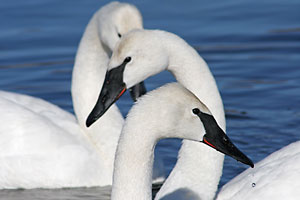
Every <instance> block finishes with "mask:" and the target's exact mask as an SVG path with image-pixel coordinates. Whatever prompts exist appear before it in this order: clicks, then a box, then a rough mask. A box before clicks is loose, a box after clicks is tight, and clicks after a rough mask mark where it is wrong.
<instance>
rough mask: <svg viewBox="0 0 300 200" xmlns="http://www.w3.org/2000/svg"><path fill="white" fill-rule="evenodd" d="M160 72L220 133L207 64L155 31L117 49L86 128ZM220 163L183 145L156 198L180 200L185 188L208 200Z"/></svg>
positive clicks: (220, 116)
mask: <svg viewBox="0 0 300 200" xmlns="http://www.w3.org/2000/svg"><path fill="white" fill-rule="evenodd" d="M163 70H168V71H170V72H171V73H172V74H173V75H174V76H175V78H176V79H177V81H178V82H179V83H181V84H182V85H183V86H184V87H185V88H187V89H188V90H190V91H191V92H192V93H193V94H194V95H195V96H197V97H198V98H199V99H201V101H202V102H203V103H204V104H205V105H206V106H207V107H208V109H209V110H210V111H211V113H212V115H213V116H214V118H215V119H216V121H217V123H218V124H219V126H220V127H221V128H222V130H223V131H224V132H225V128H226V125H225V115H224V108H223V103H222V99H221V97H220V94H219V91H218V88H217V85H216V82H215V80H214V77H213V76H212V74H211V72H210V70H209V68H208V66H207V64H206V63H205V61H204V60H203V59H202V58H201V57H200V56H199V54H198V53H197V52H196V51H195V50H194V49H193V48H192V47H191V46H190V45H188V44H187V43H186V42H185V41H184V40H183V39H181V38H180V37H178V36H176V35H175V34H172V33H169V32H165V31H161V30H133V31H131V32H129V33H128V34H126V35H124V37H122V39H121V40H120V41H119V42H118V43H117V45H116V47H115V49H114V51H113V55H112V57H111V59H110V62H109V71H108V73H107V75H106V80H105V81H104V85H103V88H102V91H101V93H100V95H99V98H98V101H97V104H96V105H95V107H94V109H93V110H92V113H91V114H90V115H89V117H88V119H87V121H86V125H87V126H90V125H91V124H92V123H93V122H95V121H96V120H97V119H98V118H99V117H101V116H102V115H103V113H105V111H106V110H107V109H108V108H109V106H110V105H111V103H112V102H115V101H116V99H118V98H119V96H120V95H121V94H122V93H124V90H126V88H129V87H131V86H133V85H134V84H136V83H139V82H140V81H143V80H145V79H146V78H148V77H150V76H152V75H155V74H157V73H159V72H161V71H163ZM199 152H201V156H200V155H199ZM203 155H205V156H203ZM223 160H224V155H223V154H221V153H219V152H216V151H213V149H211V148H208V147H207V146H206V145H204V144H200V143H195V142H191V141H187V140H184V141H183V143H182V146H181V149H180V151H179V154H178V161H177V163H176V165H175V167H174V169H173V170H172V172H171V174H170V175H169V177H168V178H167V180H166V182H165V184H164V185H163V186H162V188H161V189H160V191H159V192H158V194H157V197H158V198H163V197H166V198H167V196H169V197H170V196H172V195H177V196H178V195H183V196H184V194H183V193H184V191H185V188H188V189H189V190H190V191H192V192H193V193H195V194H196V195H197V196H198V197H200V198H201V199H213V197H214V196H215V194H216V191H217V189H218V183H219V180H220V177H221V175H222V168H223ZM199 180H201V181H199ZM208 183H209V184H208ZM170 199H172V198H170Z"/></svg>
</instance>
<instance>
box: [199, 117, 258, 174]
mask: <svg viewBox="0 0 300 200" xmlns="http://www.w3.org/2000/svg"><path fill="white" fill-rule="evenodd" d="M197 115H198V116H199V117H200V119H201V121H202V123H203V125H204V128H205V131H206V134H205V135H204V137H203V141H202V142H203V143H205V144H207V145H209V146H210V147H212V148H214V149H216V150H217V151H220V152H222V153H224V154H226V155H228V156H231V157H232V158H234V159H236V160H237V161H240V162H242V163H244V164H246V165H249V166H251V167H252V168H253V167H254V164H253V162H252V161H251V160H250V159H249V158H248V157H247V156H246V155H245V154H243V153H242V152H241V151H240V150H239V149H238V148H237V147H236V146H235V145H234V144H233V143H232V142H231V140H230V139H229V137H228V136H227V135H226V134H225V133H224V131H223V130H222V129H221V128H220V127H219V126H218V124H217V122H216V120H215V119H214V117H213V116H212V115H209V114H206V113H203V112H201V111H200V112H199V113H198V114H197Z"/></svg>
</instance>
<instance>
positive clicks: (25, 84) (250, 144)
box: [0, 0, 300, 200]
mask: <svg viewBox="0 0 300 200" xmlns="http://www.w3.org/2000/svg"><path fill="white" fill-rule="evenodd" d="M0 2H1V3H0V25H1V29H0V89H1V90H8V91H14V92H18V93H24V94H29V95H32V96H36V97H41V98H43V99H45V100H47V101H50V102H52V103H54V104H57V105H59V106H60V107H62V108H63V109H65V110H68V111H70V112H73V110H72V102H71V95H70V80H71V72H72V67H73V61H74V56H75V53H76V49H77V45H78V43H79V40H80V38H81V35H82V33H83V31H84V28H85V26H86V24H87V22H88V20H89V19H90V17H91V16H92V14H93V13H94V12H95V11H96V10H97V9H98V8H99V7H101V6H102V5H104V4H106V3H107V2H108V1H95V0H93V1H92V0H90V1H78V0H77V1H74V0H65V1H61V0H43V1H41V0H27V1H17V0H10V1H4V0H2V1H0ZM130 2H131V3H133V4H135V5H136V6H137V7H138V8H139V9H140V11H141V12H142V14H143V17H144V26H145V28H148V29H163V30H167V31H170V32H174V33H176V34H178V35H179V36H181V37H183V38H184V39H185V40H186V41H187V42H188V43H189V44H191V45H192V46H194V47H195V48H196V49H197V50H198V52H199V54H200V55H201V56H203V58H204V59H205V60H206V61H207V62H208V64H209V66H210V68H211V71H212V73H213V74H214V76H215V78H216V81H217V83H218V86H219V89H220V92H221V95H222V98H223V101H224V105H225V109H226V119H227V133H228V135H229V136H230V137H231V138H232V140H233V141H234V142H235V143H236V145H237V146H238V147H239V148H240V149H241V150H242V151H243V152H244V153H245V154H247V155H248V156H249V157H250V158H252V160H253V161H254V162H258V161H260V160H261V159H263V158H264V157H266V156H268V155H269V154H270V153H272V152H274V151H276V150H278V149H280V148H281V147H283V146H285V145H288V144H289V143H292V142H294V141H297V140H299V139H300V134H299V133H298V132H299V127H300V125H299V124H300V106H299V105H300V12H299V10H300V1H299V0H286V1H282V0H259V1H258V0H245V1H234V0H227V1H217V2H216V1H208V0H201V1H199V0H191V1H188V3H187V1H173V0H164V1H146V0H144V1H139V0H135V1H134V0H133V1H130ZM170 81H174V79H173V77H172V76H171V75H169V73H167V72H164V73H161V74H159V75H156V76H154V77H152V78H150V79H149V80H147V81H146V86H147V88H148V90H151V89H154V88H156V87H158V86H159V85H162V84H164V83H166V82H170ZM118 105H119V106H120V108H121V111H122V113H123V114H124V116H125V115H126V113H127V112H128V110H129V109H130V107H131V105H132V102H131V100H130V98H129V96H128V94H126V95H125V96H123V97H122V98H121V99H120V101H119V102H118ZM179 146H180V141H179V140H165V141H162V142H160V143H159V145H158V151H159V152H160V153H161V154H162V155H163V157H164V162H165V165H166V167H167V172H169V171H170V170H171V169H172V167H173V165H174V163H175V162H176V152H177V149H178V148H179ZM245 169H246V166H245V165H242V164H240V163H237V162H236V161H235V160H233V159H231V158H229V157H226V159H225V164H224V172H223V176H222V179H221V183H220V186H222V185H223V184H225V183H226V182H228V181H229V180H230V179H232V178H233V177H234V176H236V175H237V174H239V173H240V172H242V171H243V170H245ZM103 191H105V190H103V188H90V189H84V188H80V189H65V190H30V191H26V190H4V191H0V199H9V200H12V199H25V200H26V199H30V200H37V199H82V198H84V199H108V198H109V195H108V194H107V191H105V192H103Z"/></svg>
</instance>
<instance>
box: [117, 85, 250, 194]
mask: <svg viewBox="0 0 300 200" xmlns="http://www.w3.org/2000/svg"><path fill="white" fill-rule="evenodd" d="M204 129H205V131H204ZM171 137H172V138H174V137H177V138H183V139H190V140H192V142H194V143H196V141H198V142H200V141H201V142H202V141H203V142H205V143H207V144H209V145H212V146H213V147H214V148H216V149H218V150H220V151H222V152H224V153H226V154H228V155H230V156H233V157H235V158H236V159H239V160H241V161H243V162H245V163H246V164H250V165H253V164H252V162H251V161H250V160H249V159H248V158H247V157H246V156H245V155H244V154H243V153H241V152H240V151H239V150H238V149H237V148H236V147H235V146H234V145H233V144H232V143H231V142H230V140H229V138H228V137H227V136H226V135H225V133H224V132H223V131H222V129H221V128H219V126H218V125H217V123H216V121H215V120H214V118H213V117H212V115H211V113H210V111H209V110H208V109H207V107H206V106H205V105H204V104H202V103H201V102H200V101H199V100H198V98H197V97H196V96H194V95H193V94H192V93H191V92H190V91H188V90H187V89H185V88H184V87H182V86H181V85H180V84H178V83H175V84H174V83H173V84H168V85H166V86H163V87H161V88H159V89H156V90H155V91H152V92H150V93H148V94H147V95H145V96H143V97H142V98H141V99H140V100H139V101H138V103H137V104H136V105H135V106H134V107H133V108H132V109H131V110H130V112H129V114H128V116H127V119H126V122H125V125H124V127H123V130H122V133H121V136H120V140H119V144H118V148H117V152H116V160H115V166H114V178H113V186H112V194H111V199H112V200H121V199H122V200H123V199H130V200H150V199H152V194H151V177H152V165H153V156H154V155H153V151H154V148H155V145H156V143H157V142H158V141H159V140H160V139H163V138H171ZM209 148H210V147H209ZM194 153H198V154H199V157H201V156H206V155H203V154H202V152H194ZM211 159H213V158H211ZM195 162H196V161H195ZM194 173H197V172H194ZM195 175H196V174H195ZM182 179H185V177H182ZM189 181H193V180H189ZM196 181H197V182H201V181H202V180H201V179H199V180H196ZM197 182H192V183H194V184H197ZM206 184H210V183H209V182H207V183H206ZM184 189H186V192H187V193H189V196H185V198H183V199H189V200H191V199H196V198H195V197H197V196H196V194H194V193H193V191H190V190H189V188H184ZM172 199H173V200H174V199H178V198H176V197H175V198H174V197H173V198H172ZM197 199H200V198H197Z"/></svg>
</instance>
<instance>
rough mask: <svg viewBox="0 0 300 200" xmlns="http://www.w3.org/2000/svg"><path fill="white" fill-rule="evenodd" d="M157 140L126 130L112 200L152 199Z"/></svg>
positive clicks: (116, 164)
mask: <svg viewBox="0 0 300 200" xmlns="http://www.w3.org/2000/svg"><path fill="white" fill-rule="evenodd" d="M127 121H128V120H127ZM127 121H126V122H127ZM133 124H134V123H133ZM147 130H150V131H151V129H147ZM151 135H152V136H151ZM147 136H150V137H152V138H150V137H147ZM157 139H158V138H153V133H152V132H151V133H147V131H145V130H142V131H139V128H136V127H134V129H130V127H128V126H126V125H125V126H124V129H123V132H122V134H121V136H120V140H119V144H118V147H117V152H116V159H115V164H114V175H113V185H112V194H111V199H112V200H121V199H122V200H123V199H130V200H150V199H152V191H151V188H152V168H153V159H154V157H153V154H154V146H155V144H156V140H157Z"/></svg>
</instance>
